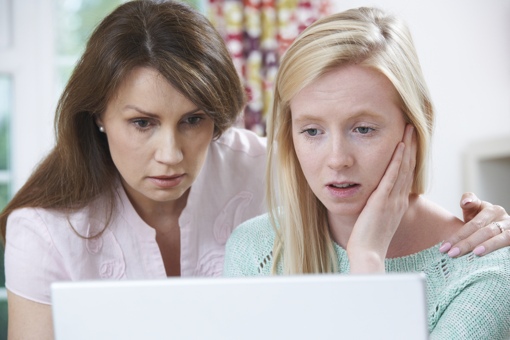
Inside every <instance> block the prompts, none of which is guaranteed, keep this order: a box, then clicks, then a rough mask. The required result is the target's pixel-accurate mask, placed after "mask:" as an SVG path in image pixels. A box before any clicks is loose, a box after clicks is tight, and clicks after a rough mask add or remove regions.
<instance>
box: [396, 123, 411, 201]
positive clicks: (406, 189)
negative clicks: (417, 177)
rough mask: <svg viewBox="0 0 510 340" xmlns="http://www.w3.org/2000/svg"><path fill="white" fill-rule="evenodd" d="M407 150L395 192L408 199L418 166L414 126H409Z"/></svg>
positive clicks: (405, 143)
mask: <svg viewBox="0 0 510 340" xmlns="http://www.w3.org/2000/svg"><path fill="white" fill-rule="evenodd" d="M403 142H404V145H405V149H404V154H403V155H402V162H401V165H400V169H399V174H398V177H397V180H396V183H395V185H394V186H395V189H394V190H395V192H396V193H398V194H400V195H404V196H406V197H407V195H409V193H410V192H411V187H412V185H413V180H414V168H415V166H416V148H417V146H416V134H415V133H414V128H413V126H412V125H410V124H408V125H407V126H406V129H405V132H404V139H403Z"/></svg>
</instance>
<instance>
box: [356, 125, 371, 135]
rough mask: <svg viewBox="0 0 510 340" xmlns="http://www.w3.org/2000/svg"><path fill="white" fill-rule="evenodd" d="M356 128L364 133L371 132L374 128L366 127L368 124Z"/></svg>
mask: <svg viewBox="0 0 510 340" xmlns="http://www.w3.org/2000/svg"><path fill="white" fill-rule="evenodd" d="M355 130H357V131H358V132H359V133H361V134H362V135H366V134H367V133H370V132H371V131H373V130H374V129H372V128H369V127H366V126H360V127H357V128H356V129H355Z"/></svg>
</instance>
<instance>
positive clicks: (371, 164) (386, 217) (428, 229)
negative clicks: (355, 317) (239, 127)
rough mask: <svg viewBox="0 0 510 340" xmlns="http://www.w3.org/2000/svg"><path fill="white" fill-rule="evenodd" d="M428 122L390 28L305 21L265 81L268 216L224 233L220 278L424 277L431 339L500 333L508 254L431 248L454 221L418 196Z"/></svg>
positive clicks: (363, 15)
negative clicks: (271, 92) (269, 99)
mask: <svg viewBox="0 0 510 340" xmlns="http://www.w3.org/2000/svg"><path fill="white" fill-rule="evenodd" d="M433 125H434V110H433V106H432V103H431V99H430V96H429V92H428V90H427V86H426V84H425V81H424V78H423V75H422V72H421V68H420V64H419V61H418V57H417V55H416V51H415V48H414V45H413V42H412V39H411V36H410V33H409V31H408V29H407V27H406V25H405V24H404V23H403V22H402V21H401V20H399V19H398V18H396V17H394V16H391V15H387V14H385V13H384V12H383V11H380V10H377V9H370V8H360V9H353V10H349V11H346V12H343V13H338V14H335V15H332V16H330V17H328V18H325V19H322V20H320V21H318V22H316V23H314V24H313V25H312V26H310V27H309V28H308V29H307V30H305V31H304V32H303V34H302V35H301V36H300V37H298V39H297V40H296V41H295V42H294V43H293V44H292V46H291V47H290V48H289V50H288V51H287V53H286V55H285V56H284V58H283V60H282V63H281V66H280V70H279V73H278V76H277V80H276V89H275V103H274V108H273V114H272V116H271V117H270V118H269V129H268V148H269V158H268V172H267V176H268V185H267V190H268V202H269V213H268V214H266V215H262V216H260V217H257V218H255V219H252V220H250V221H248V222H245V223H244V224H242V225H241V226H239V227H238V228H237V229H236V230H235V231H234V233H233V234H232V236H231V238H230V240H229V242H228V243H227V250H226V260H225V267H224V274H225V275H227V276H243V275H269V274H304V273H330V272H340V273H382V272H424V273H425V274H426V277H427V296H428V307H429V313H428V317H429V330H430V334H431V337H432V338H439V339H502V338H508V337H509V336H510V253H509V250H508V249H501V250H498V251H495V252H493V253H491V254H488V255H486V256H483V257H478V256H476V255H475V254H473V253H471V254H469V255H466V256H462V257H458V258H452V257H450V256H448V255H446V254H444V253H442V252H440V250H439V248H440V245H441V242H442V241H443V240H445V239H448V238H449V237H451V236H452V235H453V234H455V233H457V232H458V231H459V230H460V228H461V227H462V225H463V223H462V221H460V220H459V219H457V218H456V217H455V216H453V215H452V214H451V213H449V212H447V211H445V210H444V209H442V208H441V207H439V206H437V205H436V204H434V203H433V202H431V201H429V200H428V199H426V198H424V197H423V196H422V194H423V192H424V190H425V186H426V176H427V157H428V153H429V146H430V139H431V136H432V130H433ZM486 228H487V230H489V231H491V232H494V233H495V234H498V235H499V236H500V237H508V232H507V231H504V230H503V227H502V224H501V223H499V222H496V223H493V224H491V225H489V226H487V227H486ZM487 292H490V293H489V294H488V293H487ZM339 307H340V308H341V306H339ZM340 321H341V320H339V322H340Z"/></svg>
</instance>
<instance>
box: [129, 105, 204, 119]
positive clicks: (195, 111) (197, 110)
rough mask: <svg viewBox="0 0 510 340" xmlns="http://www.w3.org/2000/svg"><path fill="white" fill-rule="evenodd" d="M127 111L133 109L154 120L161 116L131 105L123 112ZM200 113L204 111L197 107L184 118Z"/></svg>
mask: <svg viewBox="0 0 510 340" xmlns="http://www.w3.org/2000/svg"><path fill="white" fill-rule="evenodd" d="M126 109H131V110H135V111H138V112H140V113H141V114H144V115H146V116H149V117H152V118H156V117H158V116H159V115H158V114H156V113H152V112H148V111H145V110H142V109H140V108H139V107H136V106H134V105H131V104H128V105H126V106H124V108H123V111H124V110H126ZM199 111H203V110H202V109H200V108H198V107H197V108H196V109H193V110H191V111H188V112H184V113H183V114H182V115H183V116H185V115H189V114H194V113H197V112H199Z"/></svg>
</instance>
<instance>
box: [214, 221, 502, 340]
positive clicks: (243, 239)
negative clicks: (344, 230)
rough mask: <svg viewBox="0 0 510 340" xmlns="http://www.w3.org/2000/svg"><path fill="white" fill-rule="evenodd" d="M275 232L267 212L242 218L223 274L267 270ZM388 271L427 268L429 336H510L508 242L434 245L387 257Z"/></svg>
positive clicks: (342, 263) (342, 262)
mask: <svg viewBox="0 0 510 340" xmlns="http://www.w3.org/2000/svg"><path fill="white" fill-rule="evenodd" d="M274 237H275V234H274V231H273V229H272V227H271V225H270V222H269V218H268V215H267V214H265V215H261V216H258V217H255V218H253V219H251V220H249V221H246V222H244V223H243V224H241V225H240V226H239V227H238V228H236V229H235V230H234V232H233V234H232V235H231V237H230V239H229V241H228V243H227V248H226V254H225V266H224V272H223V274H224V275H225V276H256V275H270V272H271V266H272V249H273V242H274ZM334 246H335V250H336V253H337V256H338V264H339V269H340V273H348V272H349V261H348V258H347V252H346V251H345V250H344V249H343V248H341V247H340V246H339V245H337V244H336V243H335V244H334ZM280 270H281V265H280ZM386 271H387V272H423V273H425V275H426V278H427V279H426V281H427V298H428V327H429V331H430V338H431V339H451V340H452V339H462V340H466V339H481V340H482V339H483V340H486V339H491V340H492V339H510V250H509V248H504V249H501V250H499V251H496V252H493V253H491V254H488V255H486V256H483V257H477V256H475V255H473V254H469V255H465V256H462V257H460V258H457V259H452V258H450V257H448V256H447V255H444V254H441V253H440V252H439V245H437V246H434V247H432V248H429V249H426V250H423V251H421V252H419V253H416V254H413V255H409V256H405V257H401V258H393V259H387V260H386Z"/></svg>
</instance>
